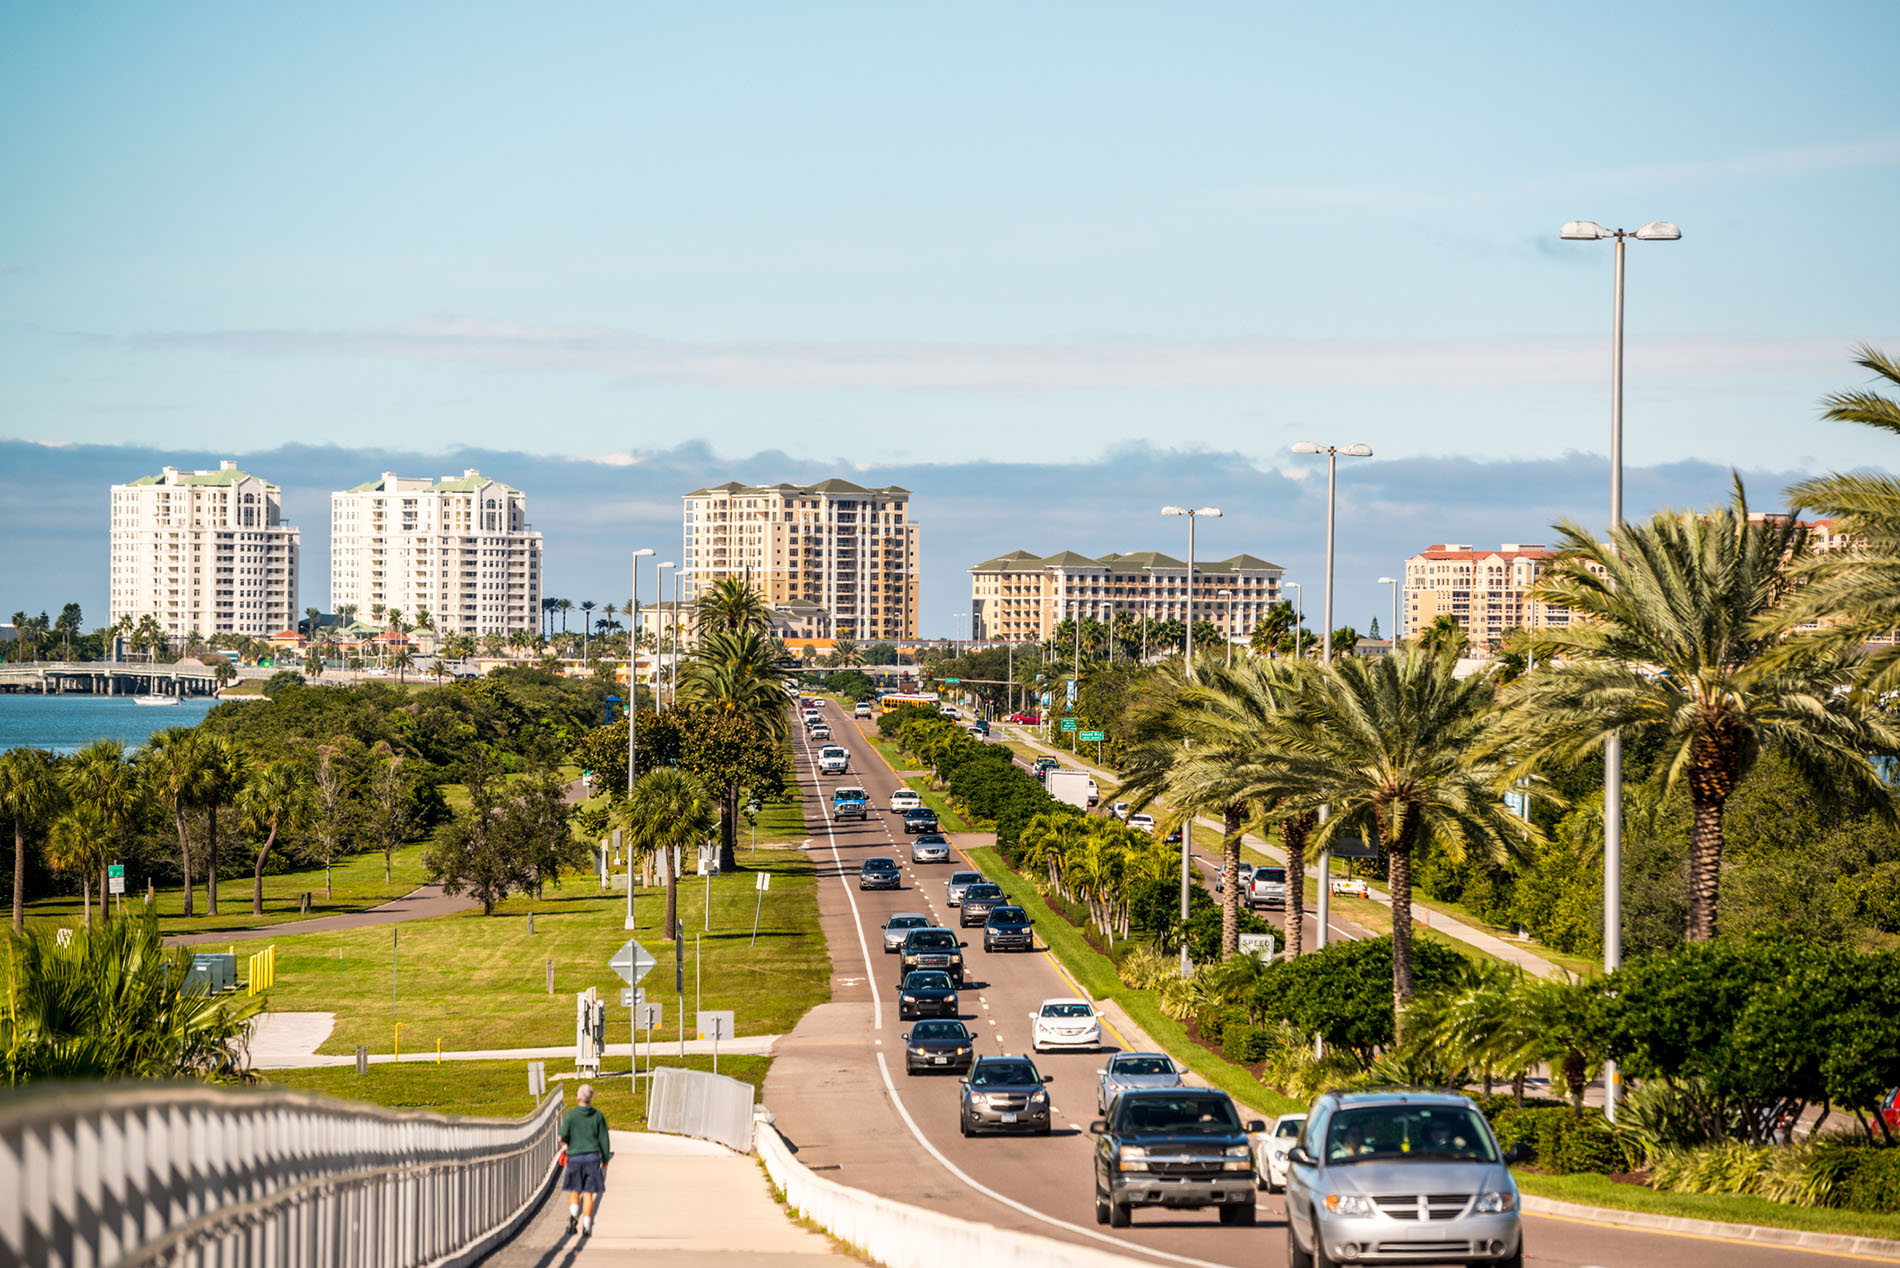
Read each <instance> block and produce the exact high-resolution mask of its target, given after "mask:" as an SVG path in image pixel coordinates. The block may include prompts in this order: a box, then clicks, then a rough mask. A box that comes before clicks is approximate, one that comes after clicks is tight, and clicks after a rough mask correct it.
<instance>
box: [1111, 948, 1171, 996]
mask: <svg viewBox="0 0 1900 1268" xmlns="http://www.w3.org/2000/svg"><path fill="white" fill-rule="evenodd" d="M1178 972H1179V968H1178V965H1177V963H1176V961H1175V959H1174V957H1173V956H1169V955H1162V954H1161V953H1160V952H1158V951H1156V950H1154V949H1153V948H1152V947H1143V946H1134V947H1130V948H1129V949H1128V953H1127V954H1126V955H1124V956H1122V958H1121V961H1120V963H1118V964H1117V965H1116V966H1115V975H1116V976H1117V977H1119V978H1121V980H1122V985H1123V986H1130V987H1133V988H1134V989H1135V990H1138V991H1145V990H1148V989H1150V988H1151V987H1158V986H1161V985H1163V984H1164V983H1166V982H1171V981H1178V980H1179V977H1178Z"/></svg>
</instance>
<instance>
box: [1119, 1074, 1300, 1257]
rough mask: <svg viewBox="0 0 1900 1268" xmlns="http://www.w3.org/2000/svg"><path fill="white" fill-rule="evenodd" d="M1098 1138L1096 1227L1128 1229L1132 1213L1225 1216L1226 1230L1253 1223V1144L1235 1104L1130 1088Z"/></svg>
mask: <svg viewBox="0 0 1900 1268" xmlns="http://www.w3.org/2000/svg"><path fill="white" fill-rule="evenodd" d="M1089 1130H1090V1131H1091V1132H1093V1133H1095V1135H1096V1137H1097V1140H1096V1142H1095V1222H1096V1223H1097V1224H1107V1225H1109V1226H1110V1227H1113V1228H1127V1227H1128V1221H1129V1218H1130V1217H1129V1212H1130V1209H1131V1208H1133V1207H1137V1206H1172V1207H1187V1208H1190V1209H1194V1210H1198V1209H1200V1208H1201V1207H1204V1206H1213V1207H1218V1208H1219V1209H1220V1222H1221V1223H1223V1224H1243V1225H1245V1224H1252V1223H1253V1202H1254V1196H1253V1190H1254V1178H1253V1143H1252V1142H1251V1141H1250V1140H1249V1139H1248V1138H1247V1133H1248V1132H1263V1131H1265V1130H1267V1125H1266V1124H1265V1123H1263V1122H1260V1121H1258V1120H1255V1121H1253V1122H1249V1123H1245V1124H1243V1123H1242V1122H1241V1121H1240V1114H1239V1112H1238V1111H1236V1110H1235V1108H1234V1102H1233V1100H1232V1098H1230V1097H1229V1096H1228V1095H1227V1093H1225V1092H1217V1091H1215V1090H1213V1089H1212V1088H1130V1089H1129V1090H1128V1091H1126V1092H1123V1093H1122V1094H1121V1095H1119V1096H1117V1097H1116V1098H1115V1103H1114V1104H1113V1105H1112V1106H1110V1107H1109V1116H1108V1117H1107V1118H1106V1119H1100V1118H1098V1119H1096V1120H1095V1121H1094V1122H1093V1123H1090V1124H1089Z"/></svg>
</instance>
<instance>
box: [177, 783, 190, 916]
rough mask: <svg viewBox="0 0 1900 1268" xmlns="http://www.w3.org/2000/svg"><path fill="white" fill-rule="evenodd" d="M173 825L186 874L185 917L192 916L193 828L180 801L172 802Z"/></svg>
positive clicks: (180, 859) (179, 855)
mask: <svg viewBox="0 0 1900 1268" xmlns="http://www.w3.org/2000/svg"><path fill="white" fill-rule="evenodd" d="M172 826H173V827H175V828H177V829H178V860H179V863H180V865H181V866H182V867H183V869H184V875H185V918H186V919H187V920H189V919H190V918H191V915H192V912H193V910H194V907H193V894H192V892H191V830H190V829H189V828H187V827H186V826H185V808H184V806H183V805H182V804H180V803H178V802H173V803H172Z"/></svg>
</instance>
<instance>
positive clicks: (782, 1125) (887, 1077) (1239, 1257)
mask: <svg viewBox="0 0 1900 1268" xmlns="http://www.w3.org/2000/svg"><path fill="white" fill-rule="evenodd" d="M826 711H827V714H828V720H829V721H831V722H832V724H833V731H834V734H835V735H836V737H837V739H836V741H835V742H839V743H843V744H844V745H845V746H846V747H847V748H849V749H850V750H851V753H852V770H851V771H850V773H848V774H847V775H845V776H842V777H830V776H825V777H821V776H820V775H819V774H818V771H817V765H816V747H815V746H812V745H808V744H806V743H804V740H803V737H802V736H801V737H800V739H799V741H798V753H799V760H800V767H801V769H800V771H799V779H800V783H801V785H802V787H803V791H804V797H805V809H806V819H807V822H808V823H809V824H811V825H812V826H813V828H814V834H813V839H812V843H811V846H810V850H811V853H812V856H813V860H814V862H815V863H816V864H817V868H818V874H819V878H820V883H819V912H820V919H821V921H822V923H823V926H824V929H825V932H826V936H827V939H828V941H829V944H830V948H831V956H832V972H833V979H832V987H833V990H832V1002H831V1003H829V1004H826V1005H823V1006H821V1007H820V1008H818V1009H815V1010H813V1012H812V1013H810V1014H809V1015H808V1016H807V1017H806V1018H805V1020H804V1021H802V1022H801V1023H800V1024H799V1026H798V1027H797V1028H796V1029H795V1030H794V1031H793V1032H792V1033H791V1034H790V1035H788V1036H787V1037H786V1038H785V1039H784V1040H782V1041H781V1042H780V1044H779V1047H778V1050H777V1053H778V1055H777V1058H776V1059H775V1061H774V1062H773V1065H772V1070H771V1074H770V1076H769V1077H768V1079H767V1081H766V1088H765V1101H766V1104H768V1105H769V1106H771V1108H772V1110H773V1112H774V1113H775V1114H776V1115H777V1125H778V1127H779V1129H780V1131H782V1132H783V1133H784V1134H785V1136H786V1138H787V1139H788V1140H789V1141H790V1142H791V1144H792V1146H793V1147H794V1148H795V1149H796V1150H797V1151H798V1155H799V1158H800V1160H801V1161H803V1162H804V1163H805V1164H806V1165H807V1166H810V1167H813V1168H815V1169H817V1170H819V1171H821V1172H822V1173H824V1174H826V1175H827V1176H828V1177H829V1178H832V1179H836V1180H838V1181H840V1182H842V1183H845V1184H850V1185H854V1186H856V1187H859V1188H863V1189H867V1190H869V1191H871V1192H875V1193H879V1194H882V1195H884V1196H886V1197H890V1198H893V1199H896V1200H898V1201H903V1202H909V1203H912V1204H915V1205H918V1206H925V1207H931V1208H934V1209H937V1210H941V1211H945V1212H948V1213H951V1214H954V1215H958V1216H960V1217H962V1218H965V1219H973V1220H981V1221H984V1222H987V1223H990V1224H995V1225H998V1226H1001V1227H1005V1228H1016V1229H1021V1230H1024V1231H1028V1232H1035V1233H1039V1234H1042V1235H1044V1236H1052V1237H1060V1238H1063V1239H1065V1240H1073V1241H1079V1242H1085V1243H1090V1244H1096V1245H1106V1246H1109V1247H1113V1248H1114V1249H1117V1250H1119V1251H1121V1252H1123V1253H1127V1254H1132V1255H1137V1256H1139V1257H1142V1258H1145V1259H1149V1260H1151V1261H1153V1262H1156V1263H1172V1264H1190V1265H1195V1264H1202V1265H1205V1264H1218V1265H1247V1266H1248V1268H1253V1266H1255V1265H1269V1266H1274V1265H1282V1264H1284V1263H1286V1253H1285V1243H1286V1233H1285V1225H1284V1221H1283V1218H1282V1217H1283V1212H1282V1209H1281V1205H1280V1199H1279V1197H1278V1196H1277V1195H1269V1194H1266V1193H1261V1194H1260V1195H1259V1201H1258V1206H1257V1219H1258V1224H1257V1225H1256V1226H1255V1227H1254V1228H1251V1229H1246V1228H1225V1227H1222V1226H1221V1225H1220V1224H1219V1223H1218V1221H1217V1220H1216V1218H1215V1214H1214V1212H1213V1211H1211V1210H1209V1211H1178V1212H1177V1211H1162V1210H1142V1209H1137V1210H1136V1212H1135V1214H1134V1225H1133V1227H1131V1228H1129V1229H1126V1230H1117V1231H1113V1232H1111V1231H1110V1230H1109V1229H1107V1228H1103V1227H1099V1226H1097V1225H1096V1223H1095V1220H1094V1198H1093V1188H1092V1184H1093V1182H1092V1171H1091V1159H1092V1148H1093V1138H1092V1137H1091V1136H1089V1134H1088V1124H1089V1122H1090V1121H1091V1120H1092V1119H1093V1118H1094V1117H1095V1091H1096V1080H1095V1071H1096V1070H1097V1069H1098V1068H1099V1067H1100V1066H1101V1065H1102V1064H1103V1063H1104V1060H1105V1058H1106V1056H1107V1055H1108V1052H1110V1051H1114V1050H1115V1049H1117V1048H1118V1047H1120V1046H1121V1044H1122V1042H1123V1037H1122V1036H1120V1035H1118V1034H1114V1033H1112V1032H1110V1033H1108V1034H1107V1035H1105V1038H1106V1039H1107V1040H1108V1041H1109V1048H1108V1049H1107V1050H1106V1051H1104V1052H1102V1053H1094V1054H1090V1053H1046V1054H1042V1055H1039V1056H1036V1057H1035V1058H1034V1060H1035V1061H1036V1064H1037V1066H1038V1068H1039V1069H1040V1070H1041V1071H1042V1072H1043V1073H1044V1074H1052V1075H1054V1076H1055V1078H1054V1082H1053V1083H1052V1084H1051V1085H1050V1089H1049V1090H1050V1095H1051V1099H1052V1102H1053V1105H1054V1108H1055V1114H1054V1120H1053V1121H1054V1125H1055V1126H1054V1131H1053V1133H1052V1134H1051V1135H1050V1136H1048V1137H1003V1136H979V1137H976V1138H973V1139H967V1140H966V1139H964V1138H963V1137H962V1135H961V1134H960V1133H959V1131H958V1127H957V1089H958V1081H957V1080H956V1079H955V1078H954V1077H945V1076H927V1075H923V1076H907V1075H906V1074H905V1073H904V1072H903V1071H904V1063H903V1041H902V1038H901V1036H902V1034H903V1032H904V1031H905V1030H906V1029H907V1028H908V1027H907V1025H906V1024H905V1023H903V1022H901V1021H899V1019H898V1016H897V992H896V985H897V966H896V957H895V956H887V955H885V954H884V951H883V941H882V937H881V934H880V930H881V928H882V926H883V924H884V922H885V920H886V919H887V918H888V917H889V916H890V915H892V914H895V913H897V912H905V911H914V912H921V913H923V914H925V915H927V916H929V917H930V918H931V919H932V920H933V921H934V922H936V923H938V924H942V925H945V926H947V927H949V928H956V927H957V924H956V918H955V917H956V909H954V908H951V907H948V906H947V905H946V904H945V901H944V881H945V880H946V879H947V878H948V876H949V874H950V873H951V872H953V871H958V870H962V869H964V868H967V867H969V866H970V864H969V863H968V861H967V859H966V858H965V857H964V855H963V852H962V848H961V847H962V846H963V845H965V844H988V843H989V842H988V838H986V837H985V838H973V839H968V840H965V839H961V838H959V837H957V836H955V835H952V836H951V840H952V842H953V845H954V846H956V847H958V848H955V849H953V859H952V862H951V863H950V864H949V865H943V864H928V865H923V866H914V865H912V864H911V862H910V851H909V847H908V841H909V839H908V838H907V837H905V835H904V832H903V827H902V822H901V819H900V818H899V817H897V816H894V815H892V814H890V813H889V811H888V809H887V807H888V805H889V801H890V795H891V793H892V792H893V791H894V790H896V789H897V788H899V787H901V786H902V784H901V781H900V780H898V778H897V777H896V775H895V774H894V773H893V772H892V771H891V770H890V769H889V767H888V766H887V765H886V764H885V762H884V761H883V760H882V758H881V757H880V756H879V755H878V753H877V751H876V750H875V749H873V748H872V747H871V745H870V743H869V742H868V740H866V739H864V738H863V736H862V734H859V735H855V736H854V735H853V734H852V733H851V724H850V722H849V721H848V720H846V719H842V718H840V717H839V716H838V714H837V711H836V710H835V708H833V707H832V706H830V705H827V706H826ZM839 784H858V785H861V786H862V787H863V788H864V789H865V790H866V792H867V793H869V794H870V798H871V806H872V813H871V814H870V815H869V816H868V817H867V818H866V819H865V820H863V821H856V820H853V821H848V822H845V823H833V822H832V821H831V819H830V813H829V812H830V800H831V790H832V789H833V788H835V787H836V786H838V785H839ZM821 824H822V825H823V826H822V827H821V826H819V825H821ZM874 855H885V856H888V857H891V858H894V859H895V860H896V861H897V863H898V866H899V867H900V869H901V870H902V872H903V884H902V888H900V889H898V890H895V891H891V890H877V891H860V890H859V889H858V888H857V875H858V868H859V866H860V865H861V864H862V862H863V861H864V860H865V859H866V858H869V857H872V856H874ZM1031 914H1032V915H1035V914H1036V913H1034V912H1032V913H1031ZM1042 918H1044V919H1057V918H1058V917H1055V916H1053V915H1050V914H1048V913H1046V912H1045V913H1042ZM968 933H969V934H974V935H975V937H974V938H971V937H968V936H967V935H966V939H965V940H966V941H969V942H971V945H970V946H969V947H968V948H967V949H966V950H965V952H964V956H965V963H966V985H965V987H964V989H963V991H962V992H961V993H960V999H959V1002H960V1006H961V1015H962V1017H963V1020H964V1021H965V1022H966V1023H967V1024H968V1025H969V1026H970V1027H971V1029H972V1030H974V1031H976V1032H977V1033H978V1048H977V1051H978V1052H979V1053H1001V1052H1009V1053H1026V1052H1028V1050H1029V1015H1030V1014H1031V1013H1032V1012H1033V1011H1034V1010H1035V1009H1036V1007H1037V1006H1038V1005H1039V1004H1040V1003H1041V1002H1042V1001H1043V1000H1045V999H1048V998H1051V997H1055V996H1070V995H1079V994H1081V993H1082V992H1081V991H1080V990H1078V989H1077V987H1076V986H1075V985H1074V984H1073V983H1071V982H1070V981H1069V980H1068V978H1067V977H1066V975H1065V974H1064V973H1063V972H1062V970H1061V968H1060V966H1059V965H1058V964H1057V963H1056V961H1055V960H1054V958H1053V957H1052V956H1050V955H1049V954H1048V953H1047V952H1040V951H1038V952H1030V953H1023V952H998V953H995V954H991V953H988V952H985V951H984V950H983V947H982V937H981V934H980V932H979V931H978V930H976V929H974V928H973V929H971V930H969V931H968ZM1309 937H1310V926H1309ZM1525 1230H1526V1231H1525V1240H1526V1248H1527V1256H1526V1258H1527V1261H1528V1262H1530V1263H1532V1264H1536V1265H1550V1266H1553V1268H1555V1266H1558V1265H1562V1266H1564V1268H1585V1266H1589V1265H1595V1266H1600V1268H1610V1266H1611V1265H1619V1266H1620V1265H1639V1266H1640V1265H1657V1266H1658V1268H1769V1266H1770V1265H1785V1264H1789V1263H1798V1262H1807V1261H1810V1260H1829V1259H1832V1260H1835V1261H1836V1262H1846V1261H1847V1260H1848V1259H1849V1258H1851V1257H1849V1256H1832V1255H1826V1254H1817V1253H1813V1252H1805V1251H1793V1250H1788V1249H1785V1248H1769V1247H1760V1246H1751V1245H1747V1244H1744V1243H1740V1242H1734V1241H1729V1240H1727V1239H1718V1238H1703V1237H1697V1236H1690V1235H1679V1234H1659V1233H1644V1232H1636V1231H1631V1230H1625V1229H1617V1228H1610V1227H1600V1226H1594V1225H1588V1224H1582V1223H1577V1222H1574V1221H1569V1220H1562V1219H1556V1218H1552V1217H1542V1216H1531V1217H1527V1219H1526V1221H1525ZM1860 1262H1865V1261H1864V1260H1861V1261H1860Z"/></svg>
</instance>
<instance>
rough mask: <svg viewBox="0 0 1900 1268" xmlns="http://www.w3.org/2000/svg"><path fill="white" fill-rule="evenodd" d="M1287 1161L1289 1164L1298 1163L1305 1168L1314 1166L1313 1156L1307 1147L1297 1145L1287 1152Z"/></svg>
mask: <svg viewBox="0 0 1900 1268" xmlns="http://www.w3.org/2000/svg"><path fill="white" fill-rule="evenodd" d="M1286 1160H1287V1161H1288V1162H1297V1163H1299V1164H1300V1165H1301V1166H1303V1167H1310V1166H1312V1165H1313V1155H1312V1154H1309V1153H1307V1152H1306V1146H1305V1145H1295V1146H1293V1148H1291V1149H1289V1150H1287V1151H1286Z"/></svg>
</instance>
